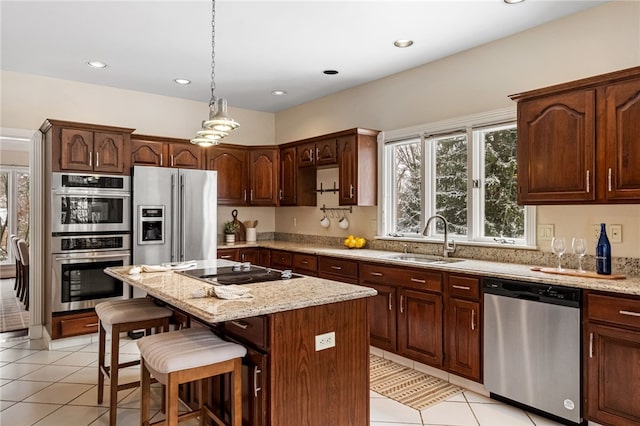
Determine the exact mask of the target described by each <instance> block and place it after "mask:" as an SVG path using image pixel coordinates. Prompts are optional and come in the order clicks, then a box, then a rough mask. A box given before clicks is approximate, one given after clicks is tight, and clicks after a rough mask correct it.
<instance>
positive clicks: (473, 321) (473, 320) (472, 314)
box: [471, 309, 476, 331]
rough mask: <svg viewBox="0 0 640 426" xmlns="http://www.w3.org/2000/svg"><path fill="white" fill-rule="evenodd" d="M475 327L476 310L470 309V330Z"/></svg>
mask: <svg viewBox="0 0 640 426" xmlns="http://www.w3.org/2000/svg"><path fill="white" fill-rule="evenodd" d="M475 329H476V310H475V309H472V310H471V331H474V330H475Z"/></svg>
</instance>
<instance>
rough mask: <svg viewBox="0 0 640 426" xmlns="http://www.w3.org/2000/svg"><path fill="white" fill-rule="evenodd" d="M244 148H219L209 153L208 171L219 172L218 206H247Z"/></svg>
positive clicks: (211, 149)
mask: <svg viewBox="0 0 640 426" xmlns="http://www.w3.org/2000/svg"><path fill="white" fill-rule="evenodd" d="M245 156H246V151H245V150H244V149H243V148H227V147H222V148H220V147H217V148H210V149H209V150H208V151H207V169H208V170H217V171H218V204H222V205H231V206H241V205H245V204H246V194H247V188H246V181H247V168H246V167H247V162H246V159H245Z"/></svg>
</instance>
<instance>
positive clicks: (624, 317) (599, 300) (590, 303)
mask: <svg viewBox="0 0 640 426" xmlns="http://www.w3.org/2000/svg"><path fill="white" fill-rule="evenodd" d="M587 309H588V312H589V321H603V322H608V323H613V324H621V325H627V326H631V327H636V328H639V329H640V300H638V299H627V298H621V297H612V296H603V295H600V294H589V295H588V296H587Z"/></svg>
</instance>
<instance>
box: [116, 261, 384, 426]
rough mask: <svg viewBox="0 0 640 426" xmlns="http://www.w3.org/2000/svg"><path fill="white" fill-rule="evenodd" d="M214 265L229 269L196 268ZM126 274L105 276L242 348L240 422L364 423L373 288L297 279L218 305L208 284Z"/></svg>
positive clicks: (258, 287)
mask: <svg viewBox="0 0 640 426" xmlns="http://www.w3.org/2000/svg"><path fill="white" fill-rule="evenodd" d="M215 265H218V266H225V265H230V263H229V262H227V261H224V260H218V261H217V262H216V261H206V262H199V263H198V266H197V267H198V268H203V267H211V266H215ZM128 270H129V268H128V267H122V268H109V269H107V270H105V272H106V273H107V274H109V275H111V276H113V277H116V278H118V279H121V280H122V281H124V282H125V283H127V284H130V285H132V286H135V287H137V288H139V289H141V290H143V291H145V292H147V294H148V295H149V296H151V297H153V298H155V299H157V300H159V301H161V302H164V303H166V304H167V305H169V306H170V307H173V308H175V309H176V310H178V311H180V312H182V313H184V314H186V315H188V316H189V317H190V318H191V319H192V320H194V321H196V322H199V323H201V324H203V325H205V326H207V325H209V326H211V327H213V328H215V329H216V331H218V332H220V333H222V334H224V335H225V336H226V337H227V338H230V339H232V340H236V341H238V342H240V343H242V344H244V345H245V346H247V349H248V353H247V356H246V357H245V361H244V368H243V393H244V394H245V397H244V398H243V424H251V425H278V426H281V425H282V426H287V425H291V426H299V425H318V426H320V425H327V424H336V425H359V426H366V425H368V424H369V328H368V324H367V302H366V298H367V297H370V296H374V295H375V294H376V292H375V290H372V289H370V288H367V287H363V286H356V285H349V284H344V283H339V282H336V281H330V280H325V279H319V278H311V277H302V278H295V279H290V280H281V281H272V282H263V283H255V284H248V285H245V286H243V287H245V288H249V289H250V293H251V295H252V297H251V298H249V299H235V300H222V299H218V298H215V297H202V296H201V295H202V293H203V289H205V288H207V287H210V285H209V284H206V283H204V282H202V281H199V280H197V279H194V278H191V277H189V276H186V275H183V274H180V273H178V272H173V271H167V272H154V273H141V274H136V275H129V274H128ZM332 333H333V334H332ZM222 399H224V398H222Z"/></svg>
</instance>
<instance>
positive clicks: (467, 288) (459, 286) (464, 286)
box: [451, 284, 471, 290]
mask: <svg viewBox="0 0 640 426" xmlns="http://www.w3.org/2000/svg"><path fill="white" fill-rule="evenodd" d="M451 287H453V288H457V289H458V290H471V287H467V286H466V285H455V284H454V285H452V286H451Z"/></svg>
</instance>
